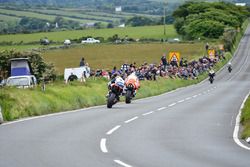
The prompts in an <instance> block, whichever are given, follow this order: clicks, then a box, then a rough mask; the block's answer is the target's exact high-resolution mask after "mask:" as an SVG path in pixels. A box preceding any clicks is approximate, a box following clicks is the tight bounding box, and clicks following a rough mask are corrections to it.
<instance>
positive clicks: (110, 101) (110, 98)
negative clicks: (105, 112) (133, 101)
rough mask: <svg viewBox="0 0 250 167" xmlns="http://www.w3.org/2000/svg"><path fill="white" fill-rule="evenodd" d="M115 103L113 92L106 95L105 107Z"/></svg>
mask: <svg viewBox="0 0 250 167" xmlns="http://www.w3.org/2000/svg"><path fill="white" fill-rule="evenodd" d="M114 104H115V94H114V93H111V94H110V95H109V97H108V100H107V107H108V108H112V106H113V105H114Z"/></svg>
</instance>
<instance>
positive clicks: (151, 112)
mask: <svg viewBox="0 0 250 167" xmlns="http://www.w3.org/2000/svg"><path fill="white" fill-rule="evenodd" d="M153 113H154V111H150V112H147V113H145V114H142V115H143V116H146V115H149V114H153Z"/></svg>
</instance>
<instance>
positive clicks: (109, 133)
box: [106, 125, 121, 135]
mask: <svg viewBox="0 0 250 167" xmlns="http://www.w3.org/2000/svg"><path fill="white" fill-rule="evenodd" d="M120 127H121V125H117V126H116V127H114V128H113V129H111V130H110V131H108V132H107V133H106V134H107V135H111V134H112V133H114V132H115V131H116V130H117V129H119V128H120Z"/></svg>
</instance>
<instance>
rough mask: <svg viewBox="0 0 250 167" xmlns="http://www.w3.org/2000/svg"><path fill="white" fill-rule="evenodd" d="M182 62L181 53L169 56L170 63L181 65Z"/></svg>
mask: <svg viewBox="0 0 250 167" xmlns="http://www.w3.org/2000/svg"><path fill="white" fill-rule="evenodd" d="M180 60H181V54H180V52H169V55H168V62H169V63H170V62H171V61H176V62H177V63H178V64H179V62H180Z"/></svg>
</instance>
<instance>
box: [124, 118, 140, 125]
mask: <svg viewBox="0 0 250 167" xmlns="http://www.w3.org/2000/svg"><path fill="white" fill-rule="evenodd" d="M136 119H138V117H134V118H131V119H129V120H127V121H125V122H124V123H126V124H127V123H129V122H132V121H134V120H136Z"/></svg>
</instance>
